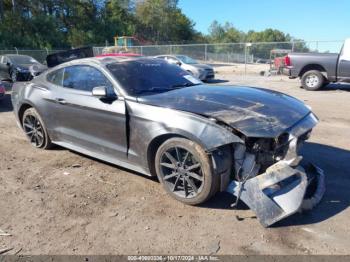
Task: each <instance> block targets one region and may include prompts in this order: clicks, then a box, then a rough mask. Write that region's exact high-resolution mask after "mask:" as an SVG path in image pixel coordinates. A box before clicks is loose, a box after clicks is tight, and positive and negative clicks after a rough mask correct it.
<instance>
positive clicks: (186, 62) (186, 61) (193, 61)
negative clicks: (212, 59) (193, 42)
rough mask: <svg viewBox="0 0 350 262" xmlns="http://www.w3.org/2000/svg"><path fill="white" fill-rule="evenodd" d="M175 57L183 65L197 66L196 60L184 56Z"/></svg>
mask: <svg viewBox="0 0 350 262" xmlns="http://www.w3.org/2000/svg"><path fill="white" fill-rule="evenodd" d="M176 57H177V58H178V59H180V60H181V61H182V62H183V63H185V64H198V62H197V61H196V60H194V59H193V58H191V57H189V56H186V55H177V56H176Z"/></svg>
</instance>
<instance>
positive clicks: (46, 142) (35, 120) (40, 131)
mask: <svg viewBox="0 0 350 262" xmlns="http://www.w3.org/2000/svg"><path fill="white" fill-rule="evenodd" d="M22 126H23V130H24V132H25V134H26V136H27V138H28V140H29V142H30V143H31V144H32V145H33V146H34V147H36V148H42V149H49V148H51V147H52V143H51V139H50V137H49V135H48V133H47V129H46V127H45V124H44V122H43V120H42V119H41V117H40V115H39V113H38V112H37V111H36V110H35V108H32V107H31V108H28V109H27V110H26V111H25V112H24V114H23V118H22Z"/></svg>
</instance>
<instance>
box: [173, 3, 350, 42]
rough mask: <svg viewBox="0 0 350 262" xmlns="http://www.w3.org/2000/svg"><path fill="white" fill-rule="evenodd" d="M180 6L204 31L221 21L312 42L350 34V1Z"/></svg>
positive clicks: (341, 38)
mask: <svg viewBox="0 0 350 262" xmlns="http://www.w3.org/2000/svg"><path fill="white" fill-rule="evenodd" d="M179 7H180V8H181V9H182V11H183V12H184V13H185V14H186V15H187V16H188V17H189V18H190V19H192V20H193V22H195V24H196V25H195V29H196V30H198V31H200V32H203V33H208V28H209V26H210V24H211V23H212V21H213V20H217V21H219V22H221V23H225V22H226V21H227V22H230V23H232V24H233V25H234V26H235V27H236V28H238V29H239V30H242V31H245V32H246V31H248V30H255V31H260V30H264V29H266V28H273V29H278V30H281V31H283V32H285V33H289V34H290V35H292V36H293V37H295V38H299V39H304V40H308V41H314V40H318V41H333V40H344V39H345V38H348V37H350V30H349V28H350V0H318V1H317V0H304V1H303V0H290V1H285V0H260V1H259V0H179ZM327 45H330V44H327Z"/></svg>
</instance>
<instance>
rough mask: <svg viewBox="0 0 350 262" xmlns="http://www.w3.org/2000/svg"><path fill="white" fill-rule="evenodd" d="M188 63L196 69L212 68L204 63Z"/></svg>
mask: <svg viewBox="0 0 350 262" xmlns="http://www.w3.org/2000/svg"><path fill="white" fill-rule="evenodd" d="M189 65H190V66H193V67H195V68H198V69H213V68H212V67H211V66H209V65H205V64H189Z"/></svg>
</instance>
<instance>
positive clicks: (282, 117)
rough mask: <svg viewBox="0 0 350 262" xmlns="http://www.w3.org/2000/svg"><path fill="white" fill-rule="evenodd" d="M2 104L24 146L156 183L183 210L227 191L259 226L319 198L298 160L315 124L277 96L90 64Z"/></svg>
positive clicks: (299, 106) (171, 73) (161, 65)
mask: <svg viewBox="0 0 350 262" xmlns="http://www.w3.org/2000/svg"><path fill="white" fill-rule="evenodd" d="M12 103H13V107H14V112H15V115H16V118H17V121H18V124H19V126H20V127H21V128H22V129H23V131H24V133H25V134H26V136H27V137H28V140H29V141H30V143H31V144H32V145H33V146H34V147H37V148H42V149H47V148H49V147H51V146H52V145H53V144H56V145H60V146H62V147H65V148H68V149H70V150H73V151H77V152H80V153H83V154H85V155H89V156H92V157H94V158H97V159H101V160H103V161H106V162H110V163H113V164H115V165H118V166H122V167H125V168H128V169H131V170H134V171H136V172H140V173H143V174H146V175H150V176H157V177H158V179H159V181H160V182H161V184H162V185H163V187H164V189H165V190H166V192H167V193H168V194H169V195H170V196H172V197H173V198H175V199H177V200H179V201H181V202H183V203H186V204H190V205H196V204H200V203H203V202H204V201H206V200H208V199H209V198H211V197H212V196H213V195H215V193H217V192H218V191H228V192H231V193H232V194H233V195H235V196H236V202H238V200H242V201H243V202H245V203H246V204H247V205H248V206H249V207H250V208H251V209H252V210H253V211H254V212H255V213H256V214H257V217H258V219H259V220H260V222H261V223H262V224H263V225H264V226H269V225H271V224H273V223H275V222H277V221H279V220H281V219H282V218H284V217H286V216H289V215H291V214H293V213H295V212H297V211H298V210H300V208H302V207H303V205H304V203H305V201H311V200H312V201H313V202H318V201H319V200H320V197H321V196H322V192H323V183H322V182H320V181H323V175H322V172H321V170H320V169H319V168H317V167H315V166H313V165H312V166H311V165H310V166H308V167H306V168H303V167H302V166H300V165H299V162H300V160H301V157H300V156H299V155H298V152H299V148H300V146H301V145H302V144H303V142H304V141H305V140H306V139H308V138H309V136H310V133H311V130H312V128H314V127H315V125H316V124H317V122H318V120H317V118H316V116H315V115H314V114H313V113H312V112H311V111H310V109H309V107H308V106H306V105H305V104H304V103H303V102H301V101H299V100H297V99H295V98H293V97H290V96H288V95H285V94H282V93H279V92H273V91H268V90H264V89H259V88H252V87H241V86H214V85H204V84H203V83H202V82H201V81H200V80H198V79H196V78H194V77H193V76H192V75H189V73H188V72H186V71H184V70H183V69H181V68H180V67H178V66H176V65H172V64H169V63H167V62H166V61H164V60H162V59H155V58H145V57H119V58H118V57H100V58H83V59H76V60H73V61H69V62H65V63H62V64H59V65H56V66H54V67H52V68H51V69H49V70H47V71H45V72H43V73H42V74H41V75H39V76H37V77H35V78H34V79H33V80H32V81H30V82H23V83H16V84H15V85H14V86H13V92H12ZM310 188H311V189H310Z"/></svg>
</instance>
